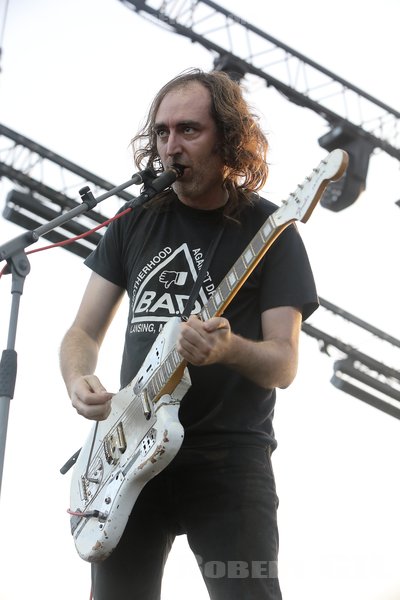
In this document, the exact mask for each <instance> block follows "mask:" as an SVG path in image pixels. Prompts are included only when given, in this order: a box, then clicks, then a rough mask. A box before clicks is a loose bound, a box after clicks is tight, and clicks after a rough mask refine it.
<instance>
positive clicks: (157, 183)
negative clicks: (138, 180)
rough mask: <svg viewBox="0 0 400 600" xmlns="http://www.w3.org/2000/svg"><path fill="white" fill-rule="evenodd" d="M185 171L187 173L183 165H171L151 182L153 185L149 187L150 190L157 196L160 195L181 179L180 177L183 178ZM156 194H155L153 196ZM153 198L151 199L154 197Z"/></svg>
mask: <svg viewBox="0 0 400 600" xmlns="http://www.w3.org/2000/svg"><path fill="white" fill-rule="evenodd" d="M184 171H185V167H182V165H171V166H170V167H167V168H166V169H165V171H164V172H163V173H161V175H159V176H158V177H156V178H155V179H154V180H153V181H152V182H151V184H150V185H149V188H150V189H151V190H154V192H155V194H158V193H159V192H162V191H163V190H165V189H166V188H167V187H169V186H170V185H171V183H174V181H176V180H177V179H179V177H182V175H183V173H184ZM145 192H146V189H145ZM155 194H153V196H154V195H155ZM153 196H151V197H153Z"/></svg>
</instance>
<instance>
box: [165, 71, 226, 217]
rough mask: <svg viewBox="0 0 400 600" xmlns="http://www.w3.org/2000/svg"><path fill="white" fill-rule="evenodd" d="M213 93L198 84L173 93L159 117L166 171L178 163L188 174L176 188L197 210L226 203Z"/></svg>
mask: <svg viewBox="0 0 400 600" xmlns="http://www.w3.org/2000/svg"><path fill="white" fill-rule="evenodd" d="M210 103H211V99H210V94H209V91H208V90H207V89H206V88H205V87H204V86H203V85H201V84H200V83H198V82H197V81H195V82H191V83H189V84H187V85H185V86H183V87H179V88H177V89H175V90H172V91H171V92H169V93H168V94H167V95H166V96H165V97H164V99H163V100H162V102H161V104H160V107H159V109H158V111H157V114H156V118H155V126H154V127H155V131H156V135H157V151H158V154H159V156H160V158H161V162H162V164H163V166H164V168H166V167H168V166H170V165H172V164H174V163H178V164H180V165H182V166H184V167H185V171H184V174H183V176H182V177H181V178H179V179H178V180H177V181H176V182H175V183H174V184H173V189H174V191H175V192H176V194H177V195H178V197H179V199H180V200H181V201H182V202H183V203H184V204H187V205H189V206H193V207H195V208H203V209H212V208H217V207H218V206H222V205H224V204H225V202H226V200H227V192H226V190H225V188H224V186H223V175H224V165H223V163H222V160H221V158H220V156H219V153H218V151H217V144H218V135H217V128H216V125H215V122H214V120H213V119H212V117H211V114H210Z"/></svg>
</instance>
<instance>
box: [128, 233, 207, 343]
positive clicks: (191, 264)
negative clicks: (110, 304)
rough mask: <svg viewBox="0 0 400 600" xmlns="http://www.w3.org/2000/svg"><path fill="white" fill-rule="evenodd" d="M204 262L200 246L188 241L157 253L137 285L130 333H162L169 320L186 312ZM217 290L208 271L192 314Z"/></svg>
mask: <svg viewBox="0 0 400 600" xmlns="http://www.w3.org/2000/svg"><path fill="white" fill-rule="evenodd" d="M203 262H204V257H203V253H202V252H201V250H200V248H194V249H192V250H190V248H189V246H188V244H186V243H184V244H182V245H181V246H179V247H178V248H176V250H175V251H173V250H172V249H171V247H169V246H166V247H165V248H163V249H162V250H161V251H160V252H158V254H156V255H155V256H153V258H152V259H151V260H150V261H148V262H147V263H146V264H145V265H144V266H143V267H142V269H141V270H140V271H139V273H138V274H137V276H136V279H135V283H134V285H133V289H132V296H131V313H130V314H131V317H130V329H129V332H130V333H139V332H144V331H147V332H149V333H153V332H155V333H158V332H159V331H160V330H161V329H162V327H163V326H164V324H165V323H166V321H168V319H170V318H171V317H173V316H176V315H179V314H182V313H183V311H184V308H185V305H186V302H187V300H188V298H189V295H190V292H191V290H192V287H193V285H194V282H195V280H196V278H197V274H198V271H199V270H200V268H201V265H202V264H203ZM214 289H215V285H214V283H213V282H212V280H211V277H210V275H209V273H208V272H207V274H206V276H205V278H204V281H203V285H202V287H201V288H200V291H199V296H198V299H197V300H196V302H195V306H194V308H193V310H192V313H194V314H196V313H198V312H199V311H200V308H201V306H202V305H204V304H205V303H206V301H207V299H208V298H209V297H210V295H211V294H212V292H213V290H214ZM199 300H200V301H199Z"/></svg>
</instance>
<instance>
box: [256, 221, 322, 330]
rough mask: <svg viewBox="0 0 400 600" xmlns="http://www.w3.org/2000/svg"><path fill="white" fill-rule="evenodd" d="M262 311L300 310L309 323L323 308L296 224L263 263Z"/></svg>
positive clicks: (288, 229) (290, 227)
mask: <svg viewBox="0 0 400 600" xmlns="http://www.w3.org/2000/svg"><path fill="white" fill-rule="evenodd" d="M262 269H263V285H262V290H261V299H260V303H261V306H260V308H261V311H262V312H264V311H265V310H268V309H270V308H276V307H278V306H293V307H296V308H299V309H300V310H301V313H302V318H303V321H305V320H306V319H307V318H308V317H309V316H310V315H311V314H312V313H313V312H314V311H315V310H316V309H317V308H318V306H319V302H318V295H317V290H316V286H315V281H314V276H313V273H312V269H311V265H310V261H309V258H308V255H307V251H306V249H305V246H304V243H303V240H302V239H301V237H300V234H299V232H298V229H297V227H296V225H295V224H292V225H289V227H287V228H286V229H285V230H284V231H283V232H282V233H281V234H280V235H279V237H278V238H277V240H276V241H275V242H274V243H273V245H272V246H271V248H270V249H269V251H268V252H267V254H266V257H265V259H264V264H263V267H262Z"/></svg>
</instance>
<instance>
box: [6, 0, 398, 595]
mask: <svg viewBox="0 0 400 600" xmlns="http://www.w3.org/2000/svg"><path fill="white" fill-rule="evenodd" d="M1 2H2V3H1ZM1 2H0V6H1V11H0V17H3V15H4V13H5V3H4V0H1ZM220 5H225V6H227V7H229V8H230V10H232V12H233V13H235V14H237V15H239V16H241V17H242V18H244V19H246V20H247V21H249V22H250V23H253V24H255V25H256V26H257V27H259V28H260V29H262V30H263V31H265V32H266V33H269V34H270V35H272V36H274V37H275V38H277V39H278V40H281V41H282V42H284V43H285V44H287V45H288V46H290V47H291V48H293V49H296V50H297V51H299V52H301V53H302V54H304V55H305V56H307V57H309V58H310V59H312V60H314V61H315V62H317V63H319V64H321V65H323V66H324V67H326V68H327V69H330V70H331V71H333V72H334V73H336V74H337V75H339V76H340V77H342V78H344V79H345V80H348V81H350V82H351V83H353V84H354V85H357V86H358V87H359V88H361V89H363V90H364V91H366V92H368V93H369V94H371V95H372V96H373V97H375V98H377V99H380V100H381V101H383V102H385V103H387V104H388V105H389V106H392V107H394V108H396V109H398V107H399V106H400V85H399V81H398V68H397V60H396V59H397V57H398V24H399V22H400V3H399V2H398V0H382V1H381V2H380V3H379V4H377V3H375V2H371V1H366V2H363V3H359V2H349V1H348V0H347V1H346V2H345V1H344V0H338V1H337V2H335V3H330V4H329V5H327V4H323V5H322V4H321V3H320V2H317V1H316V0H304V1H303V2H297V1H296V0H280V2H279V3H272V2H260V1H256V0H247V2H246V3H243V2H239V1H234V0H232V1H231V2H228V1H227V0H226V1H225V2H220ZM2 45H3V53H2V62H1V73H0V110H1V113H0V122H2V123H3V124H4V125H7V126H8V127H10V128H11V129H14V130H16V131H17V132H19V133H21V134H23V135H25V136H27V137H29V138H31V139H33V140H35V141H36V142H38V143H40V144H42V145H43V146H45V147H46V148H49V149H50V150H53V151H54V152H56V153H58V154H60V155H62V156H63V157H65V158H67V159H68V160H71V161H73V162H75V163H77V164H78V165H80V166H82V167H84V168H86V169H88V170H89V171H91V172H93V173H95V174H97V175H99V176H101V177H103V178H105V179H107V180H109V181H111V182H113V183H115V185H117V184H119V183H122V182H124V181H126V180H128V179H129V178H130V176H131V174H132V172H133V171H132V169H133V163H132V160H131V156H130V151H129V148H128V145H129V141H130V139H131V138H132V136H133V135H134V134H135V132H136V130H137V128H138V127H139V126H140V124H141V122H142V120H143V118H144V116H145V114H146V111H147V108H148V105H149V103H150V101H151V99H152V97H153V95H154V93H155V92H156V91H157V90H158V88H159V87H160V86H161V85H162V84H164V83H165V82H166V81H167V80H168V79H169V78H171V77H172V76H174V75H176V74H177V73H179V72H180V71H182V70H183V69H185V68H188V67H201V68H203V69H205V70H210V69H211V68H212V63H213V56H212V55H211V54H210V53H209V52H208V51H207V50H206V49H204V48H202V47H201V46H200V45H196V44H192V43H191V42H189V41H188V40H187V39H184V38H181V37H179V36H177V35H176V34H174V33H171V32H169V31H166V30H163V29H161V28H160V27H157V26H156V25H155V24H153V23H150V22H148V21H146V20H145V19H144V18H142V17H141V16H139V15H137V14H135V13H134V12H133V11H131V10H129V9H128V8H127V7H126V6H124V5H123V4H122V3H121V2H119V1H118V0H59V1H58V2H51V1H50V0H36V1H35V2H32V1H30V0H10V2H9V9H8V16H7V20H6V23H5V29H4V36H3V40H2ZM245 83H246V87H247V92H246V93H247V97H248V98H249V100H250V102H251V103H252V105H253V106H254V108H255V110H256V111H257V112H258V113H259V114H260V117H261V119H262V123H263V127H264V129H265V131H266V133H267V134H268V136H269V139H270V144H271V153H270V178H269V180H268V182H267V185H266V187H265V195H266V196H267V197H269V198H270V199H271V200H273V201H274V202H276V203H277V204H279V202H280V200H281V199H283V198H285V197H287V196H288V195H289V193H290V192H292V191H293V190H294V189H295V188H296V186H297V184H298V183H301V181H303V179H304V178H305V177H306V176H307V175H308V174H309V173H310V172H311V171H312V169H313V168H314V167H315V166H316V165H317V164H318V163H319V161H320V160H321V159H322V158H323V157H324V155H325V154H326V153H325V151H324V150H323V149H322V148H320V146H319V145H318V138H319V137H320V136H321V135H322V134H324V133H326V131H327V130H328V126H327V123H326V122H325V121H324V120H323V119H322V118H321V117H319V116H318V115H316V114H314V113H313V112H311V111H309V110H307V109H304V108H301V107H299V106H296V105H294V104H292V103H290V102H289V101H288V100H287V99H286V98H285V97H283V96H281V95H280V94H279V93H277V92H276V91H275V90H274V89H273V88H267V87H266V86H265V83H264V82H263V81H262V80H258V81H257V80H255V79H254V78H253V79H246V82H245ZM2 144H3V142H2ZM2 147H3V146H0V149H1V148H2ZM11 188H12V184H10V182H8V181H7V180H5V179H3V180H2V182H1V187H0V208H1V210H2V209H3V206H4V203H5V197H6V194H7V192H8V191H9V190H10V189H11ZM134 191H135V190H132V192H134ZM399 197H400V196H399V165H398V162H397V161H395V160H394V159H392V158H390V157H389V156H388V155H386V154H385V153H383V152H380V151H377V152H376V153H374V155H373V156H372V158H371V161H370V167H369V171H368V179H367V189H366V192H365V193H363V194H362V196H361V197H360V198H359V200H358V201H357V202H356V204H355V205H353V206H352V207H350V208H348V209H346V210H345V211H342V212H341V213H337V214H336V213H332V212H331V211H327V210H326V209H324V208H322V207H320V206H318V207H317V208H316V209H315V211H314V214H313V215H312V217H311V219H310V221H309V222H308V223H307V224H306V225H302V224H301V225H300V226H299V229H300V232H301V234H302V236H303V239H304V241H305V243H306V245H307V248H308V251H309V255H310V260H311V262H312V265H313V269H314V273H315V277H316V280H317V285H318V290H319V293H320V295H321V296H322V297H323V298H326V299H328V300H330V301H331V302H333V303H334V304H336V305H338V306H340V307H342V308H343V309H345V310H347V311H350V312H351V313H353V314H355V315H357V316H358V317H360V318H362V319H364V320H366V321H367V322H369V323H371V324H373V325H375V326H376V327H379V328H381V329H383V330H385V331H387V332H388V333H391V335H393V336H395V337H396V338H398V339H399V338H400V324H399V318H398V307H399V291H398V257H399V249H400V248H399V245H400V243H399V239H400V236H399V227H400V209H399V207H398V206H396V205H395V201H396V200H398V199H399ZM107 202H108V201H106V202H105V203H104V204H107ZM111 206H112V205H111V202H110V204H109V205H108V206H104V212H106V213H108V212H110V211H111V212H112V210H111V208H110V207H111ZM21 231H22V230H21V229H20V228H19V227H17V226H14V225H12V224H10V223H9V222H8V221H6V220H5V219H4V218H2V217H1V218H0V244H1V243H3V242H5V241H7V240H8V239H10V238H12V237H14V236H16V235H18V234H19V233H21ZM40 243H41V242H40ZM31 267H32V269H31V273H30V275H29V276H28V278H27V281H26V283H25V290H24V294H23V297H22V300H21V312H20V318H19V323H18V335H17V343H16V350H17V352H18V376H17V385H16V390H15V396H14V399H13V400H12V402H11V407H10V419H9V427H8V437H7V452H6V459H5V466H4V477H3V485H2V494H1V499H0V503H1V506H0V509H1V510H0V523H1V527H0V531H1V542H2V543H1V544H0V571H1V577H0V600H21V599H22V598H40V599H41V600H53V599H54V598H55V597H57V598H58V599H59V600H71V598H73V599H74V600H88V598H89V590H90V581H89V567H88V565H87V563H85V562H83V561H82V560H81V559H80V558H79V557H78V555H77V553H76V551H75V548H74V545H73V541H72V538H71V536H70V533H69V517H68V515H67V513H66V509H67V508H68V502H69V482H70V480H69V475H66V476H61V475H60V474H59V468H60V467H61V466H62V465H63V464H64V462H65V461H66V460H67V458H69V456H71V454H73V452H75V450H77V449H78V448H79V447H80V446H81V445H82V443H83V441H84V440H85V438H86V436H87V435H88V432H89V426H90V425H89V423H88V422H87V421H85V420H84V419H82V418H81V417H78V416H77V415H76V414H75V413H74V411H73V410H72V408H71V407H70V404H69V400H68V398H67V395H66V392H65V389H64V386H63V383H62V381H61V378H60V375H59V369H58V347H59V344H60V340H61V338H62V336H63V334H64V332H65V330H66V329H67V327H68V326H69V325H70V323H71V321H72V319H73V316H74V314H75V311H76V309H77V306H78V304H79V300H80V297H81V293H82V291H83V289H84V286H85V284H86V281H87V277H88V272H87V269H86V268H85V267H84V266H83V265H82V261H81V260H80V259H79V258H78V257H76V256H73V255H72V254H71V253H70V252H67V251H66V250H63V249H55V250H51V251H48V252H43V253H40V254H37V255H33V256H32V257H31ZM10 296H11V295H10V277H9V276H8V277H3V278H1V279H0V306H1V313H0V314H1V320H0V348H1V349H3V348H4V347H5V345H6V335H7V329H8V317H9V307H10V303H11V300H10ZM124 319H125V314H124V310H123V309H122V310H121V314H120V315H118V317H117V319H116V321H115V323H114V324H113V327H112V330H111V331H110V335H109V337H108V339H107V342H106V344H105V346H104V349H103V352H102V356H101V358H100V363H99V366H98V373H99V375H100V376H101V379H102V380H103V381H104V383H105V385H107V386H108V387H109V389H111V390H113V389H114V390H116V389H117V386H118V375H119V362H120V356H121V351H122V336H123V330H124ZM310 322H311V323H312V324H314V325H315V326H316V327H319V328H321V329H324V328H325V327H328V325H329V327H331V328H332V330H331V333H332V334H334V335H337V336H338V337H340V339H342V340H343V341H344V342H347V343H349V344H351V345H358V347H359V349H360V350H362V351H366V350H367V353H368V352H369V351H371V352H373V351H377V352H378V353H380V356H381V357H382V360H383V358H384V359H385V360H386V357H387V361H392V364H391V366H393V367H397V368H398V365H399V361H398V351H397V353H396V352H395V351H394V350H393V348H391V347H389V348H385V347H384V346H383V345H382V348H381V346H380V345H379V343H378V342H377V341H376V340H372V339H371V336H369V335H366V334H364V335H363V336H359V335H358V334H357V332H355V333H354V332H353V328H350V327H349V326H348V324H346V323H344V324H343V323H342V322H341V320H340V319H339V318H337V319H335V320H332V319H329V316H328V315H326V314H325V311H323V310H322V309H319V311H317V313H316V315H315V316H314V317H313V318H312V319H311V320H310ZM353 336H354V337H353ZM335 358H336V353H335V352H332V356H328V355H326V354H323V353H321V352H320V351H319V346H318V343H317V342H316V340H314V339H312V338H310V337H308V336H306V335H305V334H303V335H302V339H301V361H300V369H299V374H298V377H297V379H296V381H295V383H294V384H293V385H292V386H291V387H290V388H289V389H288V390H285V391H281V392H279V394H278V405H277V410H276V418H275V429H276V434H277V438H278V442H279V446H278V450H277V451H276V453H275V454H274V469H275V474H276V479H277V487H278V494H279V496H280V510H279V523H280V539H281V555H280V557H281V587H282V590H283V595H284V599H285V600H321V599H322V598H323V599H324V600H337V598H340V599H341V600H399V598H400V575H399V569H398V564H399V559H400V549H399V539H400V523H399V505H400V484H399V474H398V459H399V450H400V436H399V422H398V420H396V419H394V418H393V417H390V416H388V415H387V414H384V413H383V412H381V411H378V410H377V409H374V408H372V407H370V406H368V405H366V404H364V403H362V402H361V401H360V400H357V399H355V398H353V397H351V396H348V395H346V394H344V393H343V392H341V391H339V390H337V389H336V388H334V387H333V386H332V385H331V384H330V377H331V375H332V372H333V362H334V360H335ZM189 597H190V598H191V599H193V600H204V599H206V598H207V595H206V592H205V588H204V586H203V583H202V581H201V578H200V575H199V573H198V572H197V570H196V566H195V564H194V559H193V558H192V557H191V555H190V553H189V552H188V551H187V549H186V545H185V539H184V538H179V539H178V540H177V542H176V543H175V546H174V549H173V551H172V553H171V557H170V560H169V562H168V564H167V571H166V576H165V582H164V588H163V596H162V600H180V599H183V598H185V599H186V598H189Z"/></svg>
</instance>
